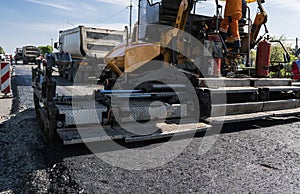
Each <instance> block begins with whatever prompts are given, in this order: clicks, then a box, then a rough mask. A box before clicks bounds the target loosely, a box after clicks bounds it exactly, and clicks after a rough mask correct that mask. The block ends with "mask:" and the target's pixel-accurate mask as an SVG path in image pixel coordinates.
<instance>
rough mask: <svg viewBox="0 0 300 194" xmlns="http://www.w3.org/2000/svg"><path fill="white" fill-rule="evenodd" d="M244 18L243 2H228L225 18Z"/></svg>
mask: <svg viewBox="0 0 300 194" xmlns="http://www.w3.org/2000/svg"><path fill="white" fill-rule="evenodd" d="M228 16H236V17H237V18H240V17H241V16H242V0H226V5H225V13H224V17H228Z"/></svg>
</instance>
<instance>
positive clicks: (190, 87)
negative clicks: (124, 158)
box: [32, 0, 300, 144]
mask: <svg viewBox="0 0 300 194" xmlns="http://www.w3.org/2000/svg"><path fill="white" fill-rule="evenodd" d="M252 2H253V1H252ZM255 2H256V3H257V7H258V9H257V10H258V13H257V14H256V15H255V16H254V17H255V18H254V19H253V20H252V19H251V18H252V16H251V15H250V11H249V7H246V9H245V10H246V13H244V14H243V15H244V18H242V20H241V21H240V24H239V25H240V29H239V30H240V35H241V43H242V47H241V48H240V51H239V52H238V53H237V52H232V45H233V44H232V43H233V39H232V37H231V35H230V33H229V34H228V37H227V38H226V40H223V39H222V37H221V36H220V34H219V25H220V22H221V21H222V19H223V18H222V6H221V5H220V4H219V2H218V1H213V3H212V1H210V2H209V1H200V0H199V1H193V0H178V1H173V0H162V1H155V3H151V2H150V1H148V0H140V1H139V19H138V22H137V23H136V25H135V27H134V30H133V32H132V39H131V40H128V39H127V40H126V41H125V42H123V43H122V44H120V45H118V46H116V47H114V48H110V51H109V52H108V53H107V54H106V56H105V57H104V62H105V68H104V70H103V71H101V72H100V73H101V74H100V77H99V80H98V82H97V84H101V87H102V88H101V89H99V85H96V86H95V87H88V86H85V88H84V89H78V90H79V91H81V93H88V95H70V96H67V95H58V92H57V88H58V86H57V84H56V82H55V76H54V75H53V71H54V70H53V67H54V66H55V64H53V63H51V62H49V61H51V60H49V61H48V63H47V65H45V66H44V67H43V68H42V67H37V68H34V69H33V70H32V73H33V74H32V75H33V76H32V83H33V88H34V103H35V108H36V113H37V116H38V117H39V118H41V119H42V121H43V123H44V129H43V134H44V137H45V140H46V141H48V142H53V141H54V140H55V139H56V138H58V139H59V140H61V141H62V142H63V143H64V144H75V143H83V142H94V141H106V140H122V141H125V142H134V141H145V140H150V139H158V138H166V137H173V136H175V135H177V134H179V135H180V134H194V133H196V132H199V131H206V130H208V129H210V128H211V127H213V126H214V125H216V126H217V125H220V124H223V123H232V122H241V121H251V120H255V119H262V118H267V117H276V116H288V115H298V114H299V112H300V100H299V98H300V96H299V92H300V87H298V86H294V85H293V84H292V80H291V79H287V78H271V77H270V71H278V70H280V68H277V67H280V64H282V63H287V62H288V61H289V55H288V53H287V52H285V53H283V55H284V56H285V57H284V61H279V62H278V63H277V64H276V63H270V52H271V47H272V44H273V43H274V42H279V41H277V40H272V39H270V38H269V36H268V30H267V27H266V24H267V12H266V10H265V9H264V8H263V3H264V1H262V0H257V1H255ZM205 3H210V4H208V6H211V7H213V8H214V9H213V10H214V11H213V12H212V13H207V12H206V11H205V7H206V6H205V5H204V4H205ZM210 10H212V9H210ZM263 28H264V29H265V33H262V32H261V30H262V29H263ZM64 33H66V34H67V32H64ZM70 33H71V31H70ZM127 33H128V32H127ZM128 34H129V33H128ZM128 34H127V35H128ZM259 34H263V35H261V36H259ZM74 36H75V35H74ZM77 36H78V35H77ZM63 37H65V39H66V38H67V37H68V36H64V35H63V34H61V41H63ZM92 37H96V36H94V35H93V36H92ZM86 39H88V38H87V37H86ZM61 43H62V42H61ZM64 46H66V45H63V44H61V45H60V47H61V48H64ZM78 46H79V45H78ZM75 48H78V47H75ZM252 49H256V52H257V56H256V59H254V60H255V63H253V59H252V58H251V57H250V56H251V50H252ZM285 51H286V50H285ZM68 52H70V53H71V52H78V54H80V53H82V51H81V50H80V49H78V50H74V51H68ZM56 58H57V56H55V60H56V61H58V60H57V59H56ZM70 58H71V56H70ZM70 58H69V59H70ZM95 58H99V57H97V56H95ZM100 58H101V57H100ZM56 63H57V64H58V65H60V64H59V63H58V62H56ZM253 64H255V65H253ZM270 64H272V66H271V65H270ZM60 66H61V67H60V68H59V70H60V73H61V71H63V67H62V66H63V64H61V65H60ZM66 69H68V70H70V67H69V66H68V68H66ZM94 70H95V69H94ZM75 72H76V71H75ZM85 91H87V92H85Z"/></svg>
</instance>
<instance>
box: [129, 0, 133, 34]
mask: <svg viewBox="0 0 300 194" xmlns="http://www.w3.org/2000/svg"><path fill="white" fill-rule="evenodd" d="M132 7H133V5H132V0H130V5H129V11H130V13H129V34H130V35H131V29H132Z"/></svg>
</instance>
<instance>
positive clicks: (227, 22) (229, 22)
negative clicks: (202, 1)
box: [220, 15, 241, 40]
mask: <svg viewBox="0 0 300 194" xmlns="http://www.w3.org/2000/svg"><path fill="white" fill-rule="evenodd" d="M230 17H231V18H230V19H229V17H225V18H224V19H223V20H222V22H221V24H220V31H221V32H224V33H227V31H228V28H230V32H231V35H232V37H233V40H240V33H239V20H240V19H241V16H238V15H235V16H230Z"/></svg>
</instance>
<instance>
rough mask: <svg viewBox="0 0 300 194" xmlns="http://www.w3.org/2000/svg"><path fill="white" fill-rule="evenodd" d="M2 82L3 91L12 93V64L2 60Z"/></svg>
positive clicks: (0, 72) (0, 74)
mask: <svg viewBox="0 0 300 194" xmlns="http://www.w3.org/2000/svg"><path fill="white" fill-rule="evenodd" d="M0 77H1V79H0V84H1V93H4V94H5V95H7V94H9V93H11V80H10V64H9V63H7V62H1V66H0Z"/></svg>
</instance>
